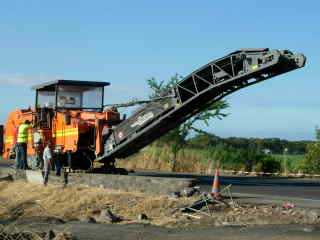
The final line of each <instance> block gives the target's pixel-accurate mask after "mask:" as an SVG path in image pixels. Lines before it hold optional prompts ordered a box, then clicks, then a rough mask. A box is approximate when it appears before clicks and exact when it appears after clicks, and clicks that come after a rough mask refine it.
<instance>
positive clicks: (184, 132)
mask: <svg viewBox="0 0 320 240" xmlns="http://www.w3.org/2000/svg"><path fill="white" fill-rule="evenodd" d="M181 79H183V77H182V76H180V75H179V74H175V75H174V76H173V77H171V78H170V79H169V81H167V82H166V81H158V80H156V79H155V78H151V79H148V80H147V82H148V85H149V87H150V89H151V91H152V93H151V94H150V96H149V97H150V99H153V98H159V97H163V96H166V95H168V94H170V90H171V89H172V88H173V87H174V86H175V85H176V84H177V83H178V82H179V81H180V80H181ZM228 106H229V105H228V104H227V103H226V102H225V101H218V102H215V103H213V104H211V105H210V106H208V107H207V108H206V109H205V110H204V111H202V112H200V113H198V114H196V115H195V116H194V117H192V118H190V119H188V120H187V121H186V122H185V123H183V124H181V125H180V126H179V127H177V128H175V129H173V130H171V131H170V132H169V133H167V134H166V135H165V136H163V137H162V138H160V139H159V140H158V142H160V143H161V144H162V145H167V146H169V148H170V150H171V153H172V155H173V157H172V160H171V169H172V171H175V170H176V166H177V155H178V153H179V151H180V150H182V149H183V148H184V147H185V145H186V139H187V137H188V136H189V135H190V133H191V132H192V131H193V132H196V133H205V134H208V133H206V132H205V131H203V130H202V129H200V128H198V127H196V126H195V123H199V122H202V123H204V124H205V125H207V126H209V121H210V120H211V119H215V118H216V119H222V118H224V117H226V116H227V114H226V113H224V112H223V110H224V109H226V108H227V107H228Z"/></svg>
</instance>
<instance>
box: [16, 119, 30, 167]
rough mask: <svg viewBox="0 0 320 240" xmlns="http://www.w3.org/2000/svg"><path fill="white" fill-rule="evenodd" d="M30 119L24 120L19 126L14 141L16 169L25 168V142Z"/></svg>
mask: <svg viewBox="0 0 320 240" xmlns="http://www.w3.org/2000/svg"><path fill="white" fill-rule="evenodd" d="M30 127H31V126H30V121H29V120H26V121H25V122H24V123H22V124H21V125H20V126H19V129H18V137H17V143H16V166H17V168H18V169H27V168H28V164H27V144H28V133H29V129H30Z"/></svg>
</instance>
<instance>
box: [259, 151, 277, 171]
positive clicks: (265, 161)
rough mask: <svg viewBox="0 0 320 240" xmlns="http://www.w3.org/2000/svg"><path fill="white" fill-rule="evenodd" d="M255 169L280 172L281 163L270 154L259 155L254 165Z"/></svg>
mask: <svg viewBox="0 0 320 240" xmlns="http://www.w3.org/2000/svg"><path fill="white" fill-rule="evenodd" d="M255 170H256V171H257V172H270V173H275V172H280V170H281V163H280V162H279V161H277V160H276V159H275V158H273V157H272V156H268V155H261V156H260V159H259V161H258V162H257V164H256V165H255Z"/></svg>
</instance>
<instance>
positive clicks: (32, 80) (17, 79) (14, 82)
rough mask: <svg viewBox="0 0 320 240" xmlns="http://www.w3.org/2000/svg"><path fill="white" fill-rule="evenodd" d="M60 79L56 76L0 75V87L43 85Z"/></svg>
mask: <svg viewBox="0 0 320 240" xmlns="http://www.w3.org/2000/svg"><path fill="white" fill-rule="evenodd" d="M54 79H61V77H57V76H54V77H53V76H47V75H34V76H31V75H23V74H0V84H1V86H15V87H19V86H21V87H22V86H25V85H29V86H32V85H33V84H38V83H43V82H46V81H50V80H54Z"/></svg>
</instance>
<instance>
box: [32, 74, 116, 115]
mask: <svg viewBox="0 0 320 240" xmlns="http://www.w3.org/2000/svg"><path fill="white" fill-rule="evenodd" d="M108 85H110V83H107V82H90V81H71V80H56V81H53V82H48V83H45V84H41V85H37V86H34V87H33V89H34V90H35V91H36V108H38V109H39V108H49V109H57V110H58V109H74V110H86V111H102V110H103V104H104V87H105V86H108Z"/></svg>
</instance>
